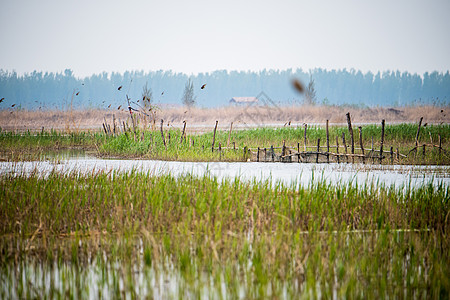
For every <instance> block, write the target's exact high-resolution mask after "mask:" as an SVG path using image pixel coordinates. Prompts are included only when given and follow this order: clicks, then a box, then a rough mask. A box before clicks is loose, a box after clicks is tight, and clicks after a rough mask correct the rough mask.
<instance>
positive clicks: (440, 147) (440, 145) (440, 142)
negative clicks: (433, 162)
mask: <svg viewBox="0 0 450 300" xmlns="http://www.w3.org/2000/svg"><path fill="white" fill-rule="evenodd" d="M441 150H442V141H441V135H439V156H441Z"/></svg>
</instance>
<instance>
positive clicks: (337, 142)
mask: <svg viewBox="0 0 450 300" xmlns="http://www.w3.org/2000/svg"><path fill="white" fill-rule="evenodd" d="M336 154H337V155H336V159H337V163H339V137H338V136H336Z"/></svg>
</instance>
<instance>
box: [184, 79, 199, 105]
mask: <svg viewBox="0 0 450 300" xmlns="http://www.w3.org/2000/svg"><path fill="white" fill-rule="evenodd" d="M195 100H196V96H195V95H194V83H193V82H192V80H191V79H190V78H189V80H188V81H187V82H186V85H185V86H184V93H183V98H182V99H181V101H182V102H183V104H184V105H186V106H187V107H192V106H194V105H195Z"/></svg>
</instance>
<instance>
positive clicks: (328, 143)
mask: <svg viewBox="0 0 450 300" xmlns="http://www.w3.org/2000/svg"><path fill="white" fill-rule="evenodd" d="M327 163H330V135H329V132H328V120H327Z"/></svg>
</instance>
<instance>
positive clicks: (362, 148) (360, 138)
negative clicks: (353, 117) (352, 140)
mask: <svg viewBox="0 0 450 300" xmlns="http://www.w3.org/2000/svg"><path fill="white" fill-rule="evenodd" d="M358 130H359V145H360V147H361V153H362V155H363V159H362V161H363V164H365V163H366V158H365V155H364V146H363V138H362V127H361V126H359V127H358Z"/></svg>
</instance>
